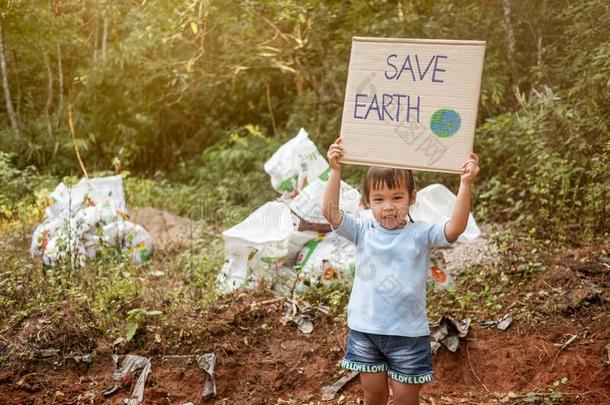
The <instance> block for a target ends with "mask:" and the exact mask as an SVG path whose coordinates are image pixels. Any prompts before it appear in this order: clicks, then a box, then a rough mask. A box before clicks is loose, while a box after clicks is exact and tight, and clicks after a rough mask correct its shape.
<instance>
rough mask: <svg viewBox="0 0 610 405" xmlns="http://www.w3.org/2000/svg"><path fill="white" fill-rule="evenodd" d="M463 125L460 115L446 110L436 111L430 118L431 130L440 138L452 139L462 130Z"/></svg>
mask: <svg viewBox="0 0 610 405" xmlns="http://www.w3.org/2000/svg"><path fill="white" fill-rule="evenodd" d="M461 124H462V120H461V118H460V114H458V113H457V111H454V110H449V109H446V108H441V109H440V110H436V111H435V112H434V114H432V117H430V130H431V131H432V133H433V134H434V135H436V136H438V137H440V138H450V137H452V136H453V135H454V134H455V133H456V132H457V131H458V129H460V126H461Z"/></svg>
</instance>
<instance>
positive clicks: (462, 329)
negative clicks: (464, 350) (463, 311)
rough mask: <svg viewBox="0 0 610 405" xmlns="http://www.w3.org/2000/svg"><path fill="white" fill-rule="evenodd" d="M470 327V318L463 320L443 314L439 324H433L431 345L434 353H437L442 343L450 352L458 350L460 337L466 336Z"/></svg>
mask: <svg viewBox="0 0 610 405" xmlns="http://www.w3.org/2000/svg"><path fill="white" fill-rule="evenodd" d="M469 327H470V318H466V319H463V320H461V321H457V320H455V319H454V318H453V317H451V316H448V315H443V316H442V317H441V319H440V320H439V321H438V323H437V324H435V325H432V328H431V329H432V331H431V334H430V339H431V342H430V346H431V349H432V353H434V354H436V352H437V351H438V349H439V347H440V346H441V345H443V346H445V347H446V348H447V350H449V351H450V352H456V351H457V349H458V347H459V345H460V340H459V339H460V338H465V337H466V335H467V334H468V328H469Z"/></svg>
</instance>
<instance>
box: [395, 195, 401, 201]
mask: <svg viewBox="0 0 610 405" xmlns="http://www.w3.org/2000/svg"><path fill="white" fill-rule="evenodd" d="M394 199H395V200H402V197H401V196H397V197H394Z"/></svg>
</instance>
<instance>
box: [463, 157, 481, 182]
mask: <svg viewBox="0 0 610 405" xmlns="http://www.w3.org/2000/svg"><path fill="white" fill-rule="evenodd" d="M480 170H481V169H480V168H479V157H478V156H477V155H476V154H474V153H471V154H470V159H468V160H467V161H466V163H464V164H463V165H462V175H461V176H460V181H461V182H462V183H464V184H468V185H471V184H472V183H473V182H474V179H475V177H477V175H478V174H479V171H480Z"/></svg>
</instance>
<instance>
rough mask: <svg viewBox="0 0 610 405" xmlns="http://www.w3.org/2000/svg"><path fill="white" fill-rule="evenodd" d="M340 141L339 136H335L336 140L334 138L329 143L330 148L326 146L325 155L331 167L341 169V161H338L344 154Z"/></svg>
mask: <svg viewBox="0 0 610 405" xmlns="http://www.w3.org/2000/svg"><path fill="white" fill-rule="evenodd" d="M341 141H342V140H341V138H337V140H335V143H333V144H332V145H330V148H328V152H327V153H326V157H327V158H328V163H329V164H330V167H331V169H335V170H340V169H341V163H339V159H341V158H342V157H343V155H344V154H345V151H344V150H343V146H342V145H341Z"/></svg>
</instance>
